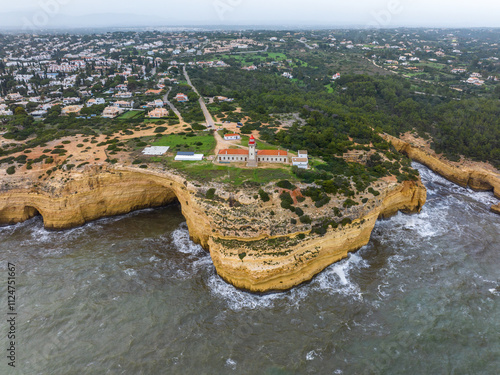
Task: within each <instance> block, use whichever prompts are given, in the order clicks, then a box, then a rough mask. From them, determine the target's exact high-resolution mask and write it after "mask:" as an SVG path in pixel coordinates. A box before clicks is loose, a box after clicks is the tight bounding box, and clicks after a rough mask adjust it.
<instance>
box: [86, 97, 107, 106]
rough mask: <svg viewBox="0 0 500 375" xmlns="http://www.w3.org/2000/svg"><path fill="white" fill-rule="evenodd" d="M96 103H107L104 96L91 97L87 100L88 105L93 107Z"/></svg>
mask: <svg viewBox="0 0 500 375" xmlns="http://www.w3.org/2000/svg"><path fill="white" fill-rule="evenodd" d="M94 104H97V105H100V104H106V101H105V100H104V98H95V99H89V101H88V102H87V107H91V106H93V105H94Z"/></svg>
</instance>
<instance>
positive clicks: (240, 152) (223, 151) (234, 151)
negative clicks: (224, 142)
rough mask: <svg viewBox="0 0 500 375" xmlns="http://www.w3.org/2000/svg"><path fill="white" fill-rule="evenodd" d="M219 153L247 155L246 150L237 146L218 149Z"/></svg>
mask: <svg viewBox="0 0 500 375" xmlns="http://www.w3.org/2000/svg"><path fill="white" fill-rule="evenodd" d="M219 155H248V150H242V149H239V148H238V149H226V150H220V151H219Z"/></svg>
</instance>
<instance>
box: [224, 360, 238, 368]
mask: <svg viewBox="0 0 500 375" xmlns="http://www.w3.org/2000/svg"><path fill="white" fill-rule="evenodd" d="M226 366H227V367H230V368H231V369H233V370H236V361H235V360H234V359H231V358H228V359H227V360H226Z"/></svg>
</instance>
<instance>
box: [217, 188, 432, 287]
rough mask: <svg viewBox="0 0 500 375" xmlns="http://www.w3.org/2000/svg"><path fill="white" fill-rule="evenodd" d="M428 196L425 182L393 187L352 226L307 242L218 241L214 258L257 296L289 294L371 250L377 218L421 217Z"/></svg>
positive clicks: (229, 277) (291, 237)
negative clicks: (364, 249)
mask: <svg viewBox="0 0 500 375" xmlns="http://www.w3.org/2000/svg"><path fill="white" fill-rule="evenodd" d="M426 196H427V194H426V189H425V187H424V186H423V185H422V184H421V183H415V182H404V183H403V184H396V183H394V184H390V185H389V186H387V187H386V188H385V190H384V191H383V194H382V197H381V198H380V199H379V200H378V201H377V204H376V205H375V206H370V205H369V204H367V205H365V207H364V208H363V209H362V211H361V212H360V214H359V216H357V218H356V219H355V220H354V221H353V222H352V223H351V224H346V225H344V226H342V225H341V226H339V227H337V228H335V229H334V228H332V227H329V228H328V230H327V232H326V234H324V235H318V234H312V233H311V231H310V230H307V231H306V232H305V233H306V234H307V235H306V236H305V237H304V239H300V236H299V233H297V232H294V233H289V234H288V235H284V236H261V237H256V238H247V239H245V238H235V237H226V238H224V237H215V236H214V237H211V238H210V243H209V245H210V254H211V256H212V260H213V262H214V264H215V267H216V269H217V272H218V273H219V275H220V276H221V277H223V278H224V279H225V280H226V281H228V282H230V283H231V284H233V285H235V286H237V287H239V288H244V289H248V290H251V291H257V292H265V291H269V290H283V289H289V288H291V287H293V286H295V285H298V284H300V283H302V282H304V281H308V280H310V279H311V278H312V277H313V276H314V275H316V274H317V273H319V272H320V271H322V270H323V269H325V268H326V267H328V266H329V265H331V264H332V263H334V262H337V261H339V260H341V259H343V258H345V257H347V255H348V253H349V252H350V251H354V250H357V249H359V248H361V247H363V246H365V245H366V244H367V243H368V241H369V239H370V235H371V232H372V230H373V227H374V225H375V222H376V220H377V218H379V217H388V216H390V215H393V214H395V213H397V212H398V210H401V211H403V212H406V213H413V212H419V211H420V210H421V208H422V206H423V205H424V203H425V200H426ZM368 207H372V208H371V209H368ZM266 221H267V220H266Z"/></svg>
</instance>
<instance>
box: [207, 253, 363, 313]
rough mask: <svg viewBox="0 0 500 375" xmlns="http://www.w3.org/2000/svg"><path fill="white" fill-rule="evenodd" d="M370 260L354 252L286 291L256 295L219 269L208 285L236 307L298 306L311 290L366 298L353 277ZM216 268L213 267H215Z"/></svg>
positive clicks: (232, 307)
mask: <svg viewBox="0 0 500 375" xmlns="http://www.w3.org/2000/svg"><path fill="white" fill-rule="evenodd" d="M367 266H368V265H367V263H366V261H365V260H364V259H363V258H362V257H361V256H360V255H359V254H356V253H354V254H350V255H349V258H347V259H344V260H342V261H341V262H339V263H335V264H333V265H331V266H330V267H328V268H326V269H325V270H324V271H322V272H321V273H320V274H319V275H318V276H317V277H316V278H314V279H313V280H312V281H311V283H309V284H305V285H301V286H299V287H295V288H293V289H291V290H289V291H286V292H276V293H270V294H263V295H259V294H254V293H249V292H245V291H242V290H240V289H237V288H235V287H234V286H232V285H230V284H228V283H226V282H225V281H224V280H222V279H221V278H220V277H219V276H218V275H217V274H215V272H213V274H211V275H210V277H209V278H208V280H207V284H208V286H209V288H210V291H211V293H212V294H213V295H214V296H216V297H218V298H220V299H222V300H223V301H225V302H226V303H227V305H228V306H229V308H231V309H232V310H237V311H238V310H242V309H256V308H271V307H273V306H274V305H275V303H277V302H280V301H286V303H287V305H288V306H290V307H294V306H295V307H297V306H298V305H299V304H300V303H301V302H302V301H304V300H306V299H307V298H308V297H309V296H310V294H311V292H323V293H324V292H326V293H328V294H330V295H332V296H336V295H343V296H345V297H347V298H352V299H354V300H358V301H359V300H362V298H363V297H362V293H361V291H360V288H359V286H358V285H357V284H355V283H354V282H353V281H352V280H351V277H350V272H351V271H352V270H353V269H355V268H360V267H367ZM212 267H213V266H212Z"/></svg>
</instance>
